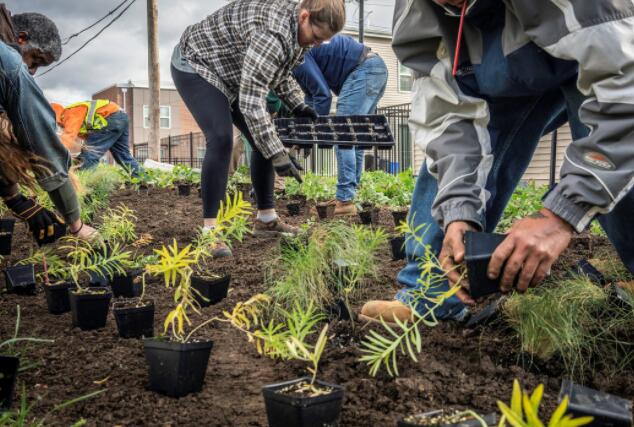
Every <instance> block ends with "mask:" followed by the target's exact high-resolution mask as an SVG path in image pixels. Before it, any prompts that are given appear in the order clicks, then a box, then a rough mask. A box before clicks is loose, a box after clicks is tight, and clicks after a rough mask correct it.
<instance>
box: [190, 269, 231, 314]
mask: <svg viewBox="0 0 634 427" xmlns="http://www.w3.org/2000/svg"><path fill="white" fill-rule="evenodd" d="M219 276H220V277H207V276H192V288H194V289H195V290H197V291H198V293H199V294H200V295H198V294H195V298H196V301H198V303H199V304H200V305H201V306H203V307H207V306H210V305H212V304H217V303H219V302H220V301H222V300H223V299H225V298H226V297H227V292H228V291H229V283H230V282H231V275H230V274H221V275H219ZM201 296H202V297H204V299H203V298H201Z"/></svg>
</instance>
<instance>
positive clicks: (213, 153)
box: [171, 67, 275, 218]
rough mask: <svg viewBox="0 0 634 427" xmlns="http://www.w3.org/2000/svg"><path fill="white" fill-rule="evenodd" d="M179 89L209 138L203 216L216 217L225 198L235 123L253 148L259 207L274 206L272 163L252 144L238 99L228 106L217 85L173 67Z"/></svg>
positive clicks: (205, 167)
mask: <svg viewBox="0 0 634 427" xmlns="http://www.w3.org/2000/svg"><path fill="white" fill-rule="evenodd" d="M171 71H172V78H173V79H174V84H175V85H176V89H177V90H178V93H179V94H180V96H181V98H183V101H184V102H185V105H187V108H188V109H189V111H190V112H191V113H192V115H193V116H194V119H195V120H196V123H197V124H198V127H200V129H201V130H202V131H203V134H204V135H205V140H206V141H207V151H206V152H205V159H204V160H203V167H202V177H201V187H202V198H203V218H216V216H217V214H218V208H219V206H220V201H221V200H224V198H225V191H226V189H227V173H228V171H229V162H230V160H231V151H232V149H233V128H232V126H231V124H232V123H233V124H234V125H235V126H236V127H237V128H238V129H239V130H240V132H242V135H244V136H245V138H246V139H247V141H248V142H249V144H250V145H251V147H253V151H252V154H251V181H252V182H253V189H254V190H255V196H256V199H257V207H258V209H260V210H263V209H272V208H273V207H274V206H275V204H274V200H273V183H274V179H275V172H274V170H273V163H272V162H271V161H270V160H267V159H265V158H264V156H263V155H262V154H260V151H259V150H258V149H257V147H255V144H254V143H253V137H252V136H251V132H249V128H248V127H247V124H246V122H245V120H244V116H243V115H242V113H241V112H240V109H239V108H238V102H237V101H236V102H234V104H233V105H232V106H230V105H229V101H228V100H227V97H226V96H225V95H224V94H223V93H222V92H220V90H218V89H217V88H216V87H214V86H213V85H212V84H210V83H209V82H207V81H206V80H205V79H203V78H202V77H200V76H199V75H198V74H195V73H184V72H182V71H179V70H177V69H175V68H174V67H171Z"/></svg>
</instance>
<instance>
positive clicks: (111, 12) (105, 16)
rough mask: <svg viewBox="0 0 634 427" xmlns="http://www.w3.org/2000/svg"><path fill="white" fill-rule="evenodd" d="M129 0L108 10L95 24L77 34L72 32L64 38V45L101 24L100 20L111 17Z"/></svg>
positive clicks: (124, 0)
mask: <svg viewBox="0 0 634 427" xmlns="http://www.w3.org/2000/svg"><path fill="white" fill-rule="evenodd" d="M127 2H128V0H123V1H122V2H121V3H119V5H118V6H117V7H115V8H114V9H112V10H111V11H110V12H108V13H107V14H106V15H104V16H102V17H101V18H100V19H99V20H97V22H94V23H93V24H91V25H89V26H88V27H86V28H84V29H83V30H81V31H79V32H77V33H75V34H71V35H70V36H68V37H67V38H66V40H64V41H63V42H62V45H63V46H66V45H67V44H68V42H70V40H71V39H73V38H75V37H77V36H79V35H80V34H82V33H85V32H86V31H88V30H90V29H91V28H93V27H95V26H96V25H97V24H99V23H100V22H102V21H103V20H104V19H106V18H107V17H109V16H110V15H112V14H113V13H115V12H116V11H117V10H119V9H120V8H121V6H123V5H124V4H125V3H127Z"/></svg>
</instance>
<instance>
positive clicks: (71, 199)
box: [48, 180, 81, 224]
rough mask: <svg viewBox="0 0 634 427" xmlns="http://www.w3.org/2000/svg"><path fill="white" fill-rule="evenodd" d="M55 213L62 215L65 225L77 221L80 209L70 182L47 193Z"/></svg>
mask: <svg viewBox="0 0 634 427" xmlns="http://www.w3.org/2000/svg"><path fill="white" fill-rule="evenodd" d="M48 195H49V196H50V198H51V200H52V201H53V204H54V205H55V207H56V208H57V211H58V212H59V213H60V214H61V215H62V217H63V218H64V221H66V223H67V224H72V223H74V222H77V221H79V217H80V213H81V208H80V206H79V199H78V198H77V193H75V189H74V188H73V185H72V183H71V182H70V180H68V181H66V183H64V184H63V185H62V186H61V187H59V188H58V189H56V190H53V191H51V192H49V193H48Z"/></svg>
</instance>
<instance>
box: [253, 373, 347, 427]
mask: <svg viewBox="0 0 634 427" xmlns="http://www.w3.org/2000/svg"><path fill="white" fill-rule="evenodd" d="M309 381H310V378H308V377H305V378H299V379H296V380H292V381H286V382H283V383H279V384H271V385H267V386H264V387H262V395H263V396H264V404H265V405H266V416H267V418H268V420H269V427H326V426H327V427H336V426H338V425H339V414H340V413H341V405H342V403H343V387H342V386H339V385H335V384H328V383H325V382H322V381H316V384H317V385H318V386H320V387H327V388H329V389H332V392H331V393H329V394H325V395H321V396H315V397H309V396H302V395H298V394H288V393H284V392H282V391H283V390H285V389H288V388H289V387H290V386H293V385H295V384H298V383H301V382H309Z"/></svg>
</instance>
